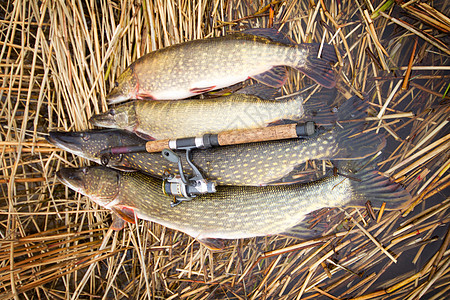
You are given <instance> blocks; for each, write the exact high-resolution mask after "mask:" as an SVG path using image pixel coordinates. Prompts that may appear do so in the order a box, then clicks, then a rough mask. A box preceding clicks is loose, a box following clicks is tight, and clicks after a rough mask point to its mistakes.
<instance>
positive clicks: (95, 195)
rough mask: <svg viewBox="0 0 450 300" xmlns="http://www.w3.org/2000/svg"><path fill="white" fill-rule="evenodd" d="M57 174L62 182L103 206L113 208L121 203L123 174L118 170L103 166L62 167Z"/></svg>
mask: <svg viewBox="0 0 450 300" xmlns="http://www.w3.org/2000/svg"><path fill="white" fill-rule="evenodd" d="M56 176H57V178H58V179H59V181H61V183H63V184H64V185H66V186H67V187H69V188H70V189H72V190H74V191H75V192H78V193H80V194H82V195H84V196H87V197H89V199H91V200H92V201H94V202H95V203H97V204H98V205H100V206H102V207H105V208H108V209H111V208H112V207H114V206H115V205H118V204H119V197H118V196H119V185H120V179H121V174H120V173H119V172H117V171H114V170H112V169H109V168H106V167H103V166H96V167H84V168H62V169H60V170H59V171H58V172H57V173H56Z"/></svg>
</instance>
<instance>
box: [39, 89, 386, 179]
mask: <svg viewBox="0 0 450 300" xmlns="http://www.w3.org/2000/svg"><path fill="white" fill-rule="evenodd" d="M307 103H308V102H307ZM367 106H368V105H367V102H362V101H361V100H359V99H358V98H356V97H353V98H351V99H349V100H347V101H346V102H345V103H344V104H343V105H342V106H341V107H340V108H339V109H338V111H337V119H338V120H339V121H341V126H342V127H340V126H334V127H333V128H331V129H330V130H325V131H323V132H321V133H319V134H317V135H315V136H312V137H311V138H308V139H306V140H304V139H291V140H279V141H270V142H263V143H251V144H242V145H233V146H226V147H218V148H212V149H205V150H194V151H192V161H193V163H194V164H195V165H196V166H197V167H198V168H199V170H200V171H201V172H202V174H203V175H204V176H205V177H206V178H208V179H209V180H211V181H215V182H216V184H217V185H252V186H258V185H267V184H269V183H272V182H274V181H277V180H280V179H281V178H283V177H285V176H286V175H287V174H289V173H290V172H291V171H292V170H293V169H294V168H295V167H296V166H298V165H300V164H302V163H304V162H305V161H306V160H311V159H322V160H323V159H333V160H347V159H358V158H365V157H367V156H369V155H372V154H374V153H377V152H378V151H380V150H381V149H383V148H384V146H385V139H384V137H383V136H381V135H378V134H375V133H374V132H373V131H372V132H368V133H361V129H362V128H363V126H364V121H362V120H361V119H364V117H365V116H366V113H365V110H366V109H367ZM306 107H307V109H306V112H307V114H309V115H316V116H317V115H318V114H317V112H318V111H319V112H320V109H317V107H316V108H315V109H311V108H310V107H309V106H306ZM311 107H315V106H314V105H311ZM329 110H330V109H329V108H328V111H329ZM333 111H334V110H333ZM322 113H323V114H324V115H327V113H325V112H323V111H322ZM327 118H330V116H328V117H327ZM334 118H336V116H335V117H334ZM349 119H360V121H357V122H352V123H344V122H343V121H344V120H349ZM47 139H48V140H49V142H51V143H52V144H54V145H56V146H58V147H60V148H61V149H64V150H66V151H69V152H72V153H74V154H76V155H79V156H81V157H84V158H86V159H89V160H92V161H95V162H97V163H100V155H99V152H100V151H101V150H103V149H106V148H109V147H120V146H127V145H138V144H143V143H145V142H146V141H145V140H142V139H140V138H139V137H137V136H136V135H134V134H132V133H130V132H127V131H121V130H100V131H99V130H96V131H86V132H50V134H49V136H48V137H47ZM178 154H179V155H180V157H181V159H182V161H183V166H184V167H185V168H186V171H187V173H189V174H192V172H191V169H190V168H189V166H188V164H187V163H186V160H185V158H184V153H180V152H178ZM108 166H110V167H114V168H118V169H121V170H130V169H137V170H142V171H144V172H146V173H149V174H151V175H154V176H162V174H163V172H164V170H168V171H169V172H170V173H178V169H177V167H176V166H175V165H173V164H172V163H170V162H169V161H167V160H165V159H164V158H163V157H162V155H161V154H160V153H147V152H142V153H129V154H123V155H118V156H113V157H111V159H110V160H109V162H108Z"/></svg>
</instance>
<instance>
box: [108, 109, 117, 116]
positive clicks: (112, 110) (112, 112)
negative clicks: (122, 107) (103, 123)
mask: <svg viewBox="0 0 450 300" xmlns="http://www.w3.org/2000/svg"><path fill="white" fill-rule="evenodd" d="M108 114H110V115H111V116H115V115H116V111H115V110H114V109H110V110H109V112H108Z"/></svg>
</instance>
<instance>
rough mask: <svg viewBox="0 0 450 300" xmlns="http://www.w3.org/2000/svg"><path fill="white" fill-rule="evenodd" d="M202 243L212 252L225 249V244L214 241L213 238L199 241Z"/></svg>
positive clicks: (217, 240)
mask: <svg viewBox="0 0 450 300" xmlns="http://www.w3.org/2000/svg"><path fill="white" fill-rule="evenodd" d="M197 241H199V242H200V243H202V244H203V245H204V246H205V247H206V248H208V249H209V250H212V251H218V250H223V248H225V244H224V242H223V240H221V239H213V238H202V239H197Z"/></svg>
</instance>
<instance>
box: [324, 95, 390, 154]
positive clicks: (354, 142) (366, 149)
mask: <svg viewBox="0 0 450 300" xmlns="http://www.w3.org/2000/svg"><path fill="white" fill-rule="evenodd" d="M368 107H369V104H368V102H367V101H363V100H361V99H359V98H358V97H356V96H353V97H351V98H350V99H348V100H347V101H346V102H345V103H344V104H342V105H341V107H339V109H338V113H337V119H338V122H340V123H339V125H341V127H340V126H339V125H336V126H335V128H334V129H333V131H332V134H333V135H334V136H335V137H334V138H335V141H336V144H337V147H336V148H337V153H333V155H332V157H329V158H328V159H336V160H346V159H362V158H365V157H368V156H370V155H373V154H375V153H377V152H378V151H381V150H383V149H384V147H385V146H386V139H385V138H384V136H383V135H381V134H376V133H375V132H374V131H370V132H365V133H364V132H362V130H363V128H364V127H365V124H366V122H365V121H364V119H365V117H366V116H367V113H366V110H367V108H368ZM345 121H350V122H345Z"/></svg>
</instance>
